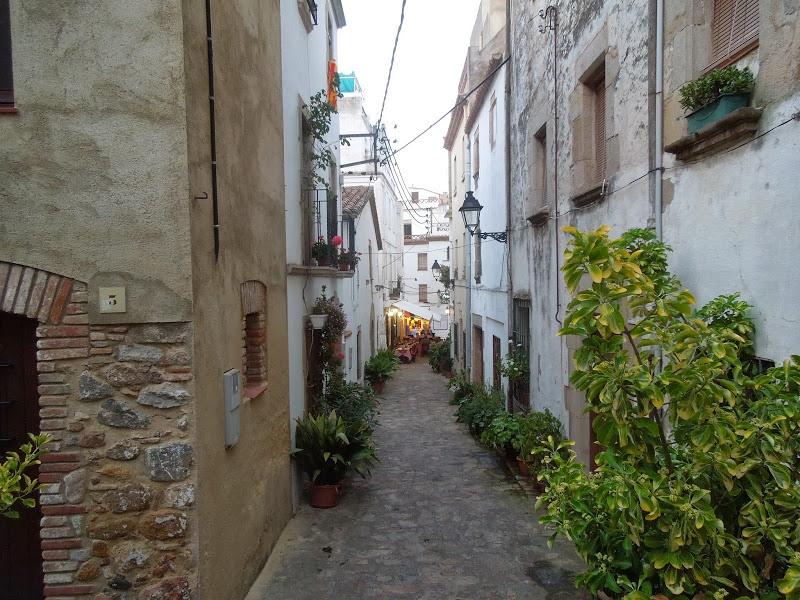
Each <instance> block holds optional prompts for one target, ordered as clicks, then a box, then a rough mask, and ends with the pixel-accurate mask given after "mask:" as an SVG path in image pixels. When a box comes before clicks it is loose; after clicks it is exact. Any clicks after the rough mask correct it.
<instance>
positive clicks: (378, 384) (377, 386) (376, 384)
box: [372, 381, 386, 394]
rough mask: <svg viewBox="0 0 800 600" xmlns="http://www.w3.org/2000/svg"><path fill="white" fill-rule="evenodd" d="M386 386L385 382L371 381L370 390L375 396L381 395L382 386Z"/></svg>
mask: <svg viewBox="0 0 800 600" xmlns="http://www.w3.org/2000/svg"><path fill="white" fill-rule="evenodd" d="M385 385H386V382H385V381H373V382H372V389H373V390H375V393H376V394H381V393H383V386H385Z"/></svg>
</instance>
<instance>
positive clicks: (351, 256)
mask: <svg viewBox="0 0 800 600" xmlns="http://www.w3.org/2000/svg"><path fill="white" fill-rule="evenodd" d="M359 260H361V253H360V252H356V251H355V250H342V251H341V252H339V270H340V271H354V270H355V268H356V265H357V264H358V261H359Z"/></svg>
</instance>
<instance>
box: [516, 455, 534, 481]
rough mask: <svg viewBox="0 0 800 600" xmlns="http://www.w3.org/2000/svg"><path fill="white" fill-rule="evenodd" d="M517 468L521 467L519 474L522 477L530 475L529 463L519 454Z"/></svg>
mask: <svg viewBox="0 0 800 600" xmlns="http://www.w3.org/2000/svg"><path fill="white" fill-rule="evenodd" d="M517 468H518V469H519V474H520V475H521V476H522V477H530V474H531V473H530V471H529V470H528V463H526V462H525V461H524V460H522V459H521V458H520V457H519V456H518V457H517Z"/></svg>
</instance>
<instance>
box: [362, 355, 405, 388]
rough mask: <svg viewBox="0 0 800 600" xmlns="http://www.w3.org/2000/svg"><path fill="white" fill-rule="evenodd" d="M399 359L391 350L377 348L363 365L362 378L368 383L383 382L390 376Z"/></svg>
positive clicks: (397, 365)
mask: <svg viewBox="0 0 800 600" xmlns="http://www.w3.org/2000/svg"><path fill="white" fill-rule="evenodd" d="M399 366H400V361H399V360H398V359H397V357H396V356H395V355H394V353H393V352H392V351H391V350H379V351H378V352H376V353H375V355H374V356H372V358H370V359H369V360H368V361H367V362H366V364H365V365H364V378H365V379H366V380H367V381H369V382H370V383H373V384H374V383H383V382H385V381H387V380H388V379H391V378H392V375H393V374H394V372H395V371H396V370H397V368H398V367H399Z"/></svg>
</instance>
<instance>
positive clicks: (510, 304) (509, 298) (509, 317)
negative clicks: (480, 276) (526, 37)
mask: <svg viewBox="0 0 800 600" xmlns="http://www.w3.org/2000/svg"><path fill="white" fill-rule="evenodd" d="M512 8H513V0H506V56H507V57H512V56H513V54H512V52H511V42H512V39H513V38H512V36H511V10H512ZM513 72H514V69H513V63H512V62H511V61H509V63H508V64H507V65H506V67H505V69H504V74H505V78H506V81H505V101H506V102H505V107H504V108H505V132H506V139H505V142H506V143H505V150H506V157H505V163H506V164H505V167H506V169H505V170H506V231H508V236H507V239H508V242H507V243H508V246H507V248H506V260H507V261H508V262H507V263H506V268H507V270H508V293H507V294H506V321H507V322H506V325H507V327H508V335H507V336H506V339H507V340H510V339H511V337H512V335H513V330H514V327H513V324H512V321H513V319H514V271H513V268H512V259H511V249H512V240H513V237H514V236H513V235H511V77H512V74H513ZM509 403H510V400H509V398H508V390H506V408H510V407H509Z"/></svg>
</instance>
